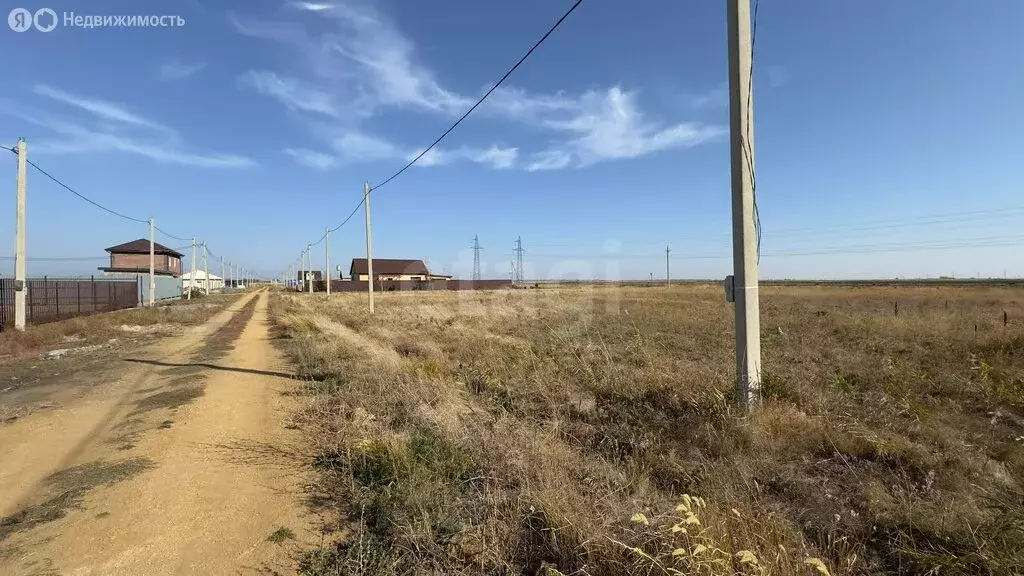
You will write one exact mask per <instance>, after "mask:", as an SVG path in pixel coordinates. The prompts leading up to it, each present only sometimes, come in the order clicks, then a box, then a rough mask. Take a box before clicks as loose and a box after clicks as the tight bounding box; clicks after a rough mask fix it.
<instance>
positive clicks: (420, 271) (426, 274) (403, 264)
mask: <svg viewBox="0 0 1024 576" xmlns="http://www.w3.org/2000/svg"><path fill="white" fill-rule="evenodd" d="M367 268H368V266H367V265H366V258H353V259H352V265H351V266H349V269H348V274H349V277H351V278H352V280H358V281H362V282H365V281H366V280H367V279H369V277H370V276H369V274H368V270H367ZM373 276H374V280H376V281H381V280H398V281H409V280H419V281H426V280H451V276H446V275H441V274H431V273H430V271H429V270H428V269H427V265H426V264H424V263H423V260H397V259H392V258H374V259H373Z"/></svg>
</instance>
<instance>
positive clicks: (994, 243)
mask: <svg viewBox="0 0 1024 576" xmlns="http://www.w3.org/2000/svg"><path fill="white" fill-rule="evenodd" d="M1021 243H1024V236H988V237H982V238H959V239H954V240H924V241H917V242H892V243H883V244H859V245H850V246H831V247H823V248H813V249H808V250H795V251H794V250H782V249H780V250H769V251H766V252H764V254H763V255H764V256H765V257H789V256H814V255H824V254H865V253H871V252H913V251H918V250H954V249H958V248H991V247H1002V246H1017V245H1020V244H1021ZM532 256H533V257H535V258H561V259H566V260H569V259H596V260H601V259H605V260H615V259H654V258H657V259H660V258H662V257H663V253H661V252H651V253H614V252H609V253H605V254H593V253H591V254H544V253H537V252H534V253H533V254H532ZM731 257H732V255H730V254H685V253H678V252H677V253H676V254H675V255H673V256H672V257H671V259H672V260H702V259H709V260H714V259H727V258H731Z"/></svg>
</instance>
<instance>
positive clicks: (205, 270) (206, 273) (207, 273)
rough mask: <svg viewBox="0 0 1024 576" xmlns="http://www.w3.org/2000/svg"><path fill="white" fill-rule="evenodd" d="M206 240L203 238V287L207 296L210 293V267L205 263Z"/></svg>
mask: <svg viewBox="0 0 1024 576" xmlns="http://www.w3.org/2000/svg"><path fill="white" fill-rule="evenodd" d="M206 264H207V262H206V240H203V287H204V290H205V293H206V295H207V296H209V295H210V267H209V266H207V265H206Z"/></svg>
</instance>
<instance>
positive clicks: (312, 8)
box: [287, 2, 334, 12]
mask: <svg viewBox="0 0 1024 576" xmlns="http://www.w3.org/2000/svg"><path fill="white" fill-rule="evenodd" d="M287 5H288V6H289V7H291V8H295V9H297V10H305V11H307V12H323V11H325V10H330V9H331V8H332V7H333V6H334V5H333V4H326V3H319V2H289V3H288V4H287Z"/></svg>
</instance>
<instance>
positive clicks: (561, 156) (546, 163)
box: [526, 150, 572, 172]
mask: <svg viewBox="0 0 1024 576" xmlns="http://www.w3.org/2000/svg"><path fill="white" fill-rule="evenodd" d="M571 162H572V154H570V153H568V152H566V151H564V150H545V151H543V152H538V153H536V154H534V155H533V160H532V161H531V162H530V163H529V164H527V165H526V170H527V171H528V172H537V171H540V170H561V169H562V168H566V167H568V166H569V164H570V163H571Z"/></svg>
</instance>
